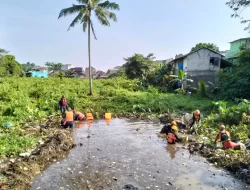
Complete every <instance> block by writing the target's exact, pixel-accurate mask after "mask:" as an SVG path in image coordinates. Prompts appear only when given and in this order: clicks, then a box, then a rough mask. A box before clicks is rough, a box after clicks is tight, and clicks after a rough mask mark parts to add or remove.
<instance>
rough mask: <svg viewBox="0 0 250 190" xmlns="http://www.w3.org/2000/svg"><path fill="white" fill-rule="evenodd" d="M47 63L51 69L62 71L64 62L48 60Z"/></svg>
mask: <svg viewBox="0 0 250 190" xmlns="http://www.w3.org/2000/svg"><path fill="white" fill-rule="evenodd" d="M45 65H46V66H47V67H48V70H49V71H60V70H61V68H62V63H55V62H46V63H45Z"/></svg>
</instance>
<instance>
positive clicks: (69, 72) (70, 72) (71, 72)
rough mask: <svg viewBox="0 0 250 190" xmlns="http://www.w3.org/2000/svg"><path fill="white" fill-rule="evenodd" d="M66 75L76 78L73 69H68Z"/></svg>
mask: <svg viewBox="0 0 250 190" xmlns="http://www.w3.org/2000/svg"><path fill="white" fill-rule="evenodd" d="M65 77H66V78H75V75H74V72H73V71H71V70H68V71H66V72H65Z"/></svg>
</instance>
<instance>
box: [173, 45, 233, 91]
mask: <svg viewBox="0 0 250 190" xmlns="http://www.w3.org/2000/svg"><path fill="white" fill-rule="evenodd" d="M170 64H173V72H174V74H175V75H178V71H179V70H182V71H184V73H185V74H186V75H187V76H188V78H190V79H192V80H193V81H194V82H193V83H189V84H184V86H187V85H190V86H192V87H196V88H197V87H198V82H199V81H200V80H202V81H205V82H206V83H207V82H212V83H216V82H217V73H218V71H219V70H220V69H221V68H225V67H227V66H229V65H230V63H229V62H228V61H226V60H225V59H224V56H223V55H222V54H220V53H218V52H216V51H213V50H210V49H208V48H205V47H204V48H201V49H198V50H196V51H193V52H190V53H188V54H186V55H182V56H177V57H176V58H175V59H174V60H173V61H171V62H170Z"/></svg>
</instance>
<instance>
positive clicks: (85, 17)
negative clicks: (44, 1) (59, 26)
mask: <svg viewBox="0 0 250 190" xmlns="http://www.w3.org/2000/svg"><path fill="white" fill-rule="evenodd" d="M76 1H77V2H78V3H79V4H78V5H75V4H73V5H72V7H69V8H65V9H62V10H61V12H60V14H59V16H58V19H59V18H61V17H65V16H68V15H71V14H75V13H77V16H76V17H75V19H74V20H73V21H72V22H71V24H70V26H69V28H68V30H69V29H70V28H71V27H74V26H75V24H77V23H81V24H82V26H83V31H84V32H85V31H86V29H87V26H88V23H90V26H91V30H92V33H93V35H94V37H95V39H96V35H95V30H94V27H93V22H92V19H91V16H92V12H94V14H95V15H96V18H97V20H98V21H99V22H100V23H101V24H102V25H104V26H110V22H109V19H110V20H113V21H115V22H116V21H117V17H116V15H115V14H114V13H113V12H110V11H109V10H120V7H119V5H118V4H117V3H114V2H110V1H102V0H76Z"/></svg>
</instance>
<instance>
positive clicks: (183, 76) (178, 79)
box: [170, 70, 193, 89]
mask: <svg viewBox="0 0 250 190" xmlns="http://www.w3.org/2000/svg"><path fill="white" fill-rule="evenodd" d="M170 76H171V77H173V78H174V79H173V80H172V82H180V83H181V89H184V82H185V81H187V82H193V80H192V79H189V78H188V76H187V75H186V74H185V73H184V71H182V70H179V71H178V75H170Z"/></svg>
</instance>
